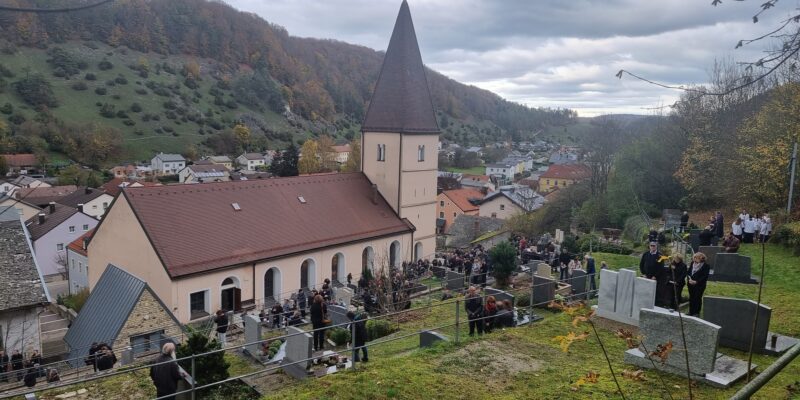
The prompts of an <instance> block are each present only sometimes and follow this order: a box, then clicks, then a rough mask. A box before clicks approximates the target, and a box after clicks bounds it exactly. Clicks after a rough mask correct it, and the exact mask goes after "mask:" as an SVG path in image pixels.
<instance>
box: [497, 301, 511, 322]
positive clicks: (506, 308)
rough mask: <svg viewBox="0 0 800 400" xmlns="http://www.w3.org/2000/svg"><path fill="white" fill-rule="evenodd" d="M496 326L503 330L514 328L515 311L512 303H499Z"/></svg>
mask: <svg viewBox="0 0 800 400" xmlns="http://www.w3.org/2000/svg"><path fill="white" fill-rule="evenodd" d="M495 326H496V327H502V328H512V327H514V310H513V309H512V307H511V302H510V301H508V300H504V301H503V302H502V303H497V316H496V317H495Z"/></svg>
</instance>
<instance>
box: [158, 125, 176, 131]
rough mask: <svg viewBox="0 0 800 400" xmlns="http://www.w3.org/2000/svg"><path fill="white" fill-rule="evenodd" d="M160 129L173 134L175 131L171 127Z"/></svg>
mask: <svg viewBox="0 0 800 400" xmlns="http://www.w3.org/2000/svg"><path fill="white" fill-rule="evenodd" d="M161 128H162V129H164V132H173V131H175V129H174V128H173V127H171V126H162V127H161Z"/></svg>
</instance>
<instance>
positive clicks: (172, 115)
mask: <svg viewBox="0 0 800 400" xmlns="http://www.w3.org/2000/svg"><path fill="white" fill-rule="evenodd" d="M164 116H165V117H167V118H168V119H175V118H178V116H177V115H175V112H174V111H172V110H169V111H165V112H164Z"/></svg>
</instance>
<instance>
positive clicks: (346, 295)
mask: <svg viewBox="0 0 800 400" xmlns="http://www.w3.org/2000/svg"><path fill="white" fill-rule="evenodd" d="M354 294H355V292H353V291H352V290H350V289H349V288H346V287H337V288H333V299H334V300H335V301H336V302H337V303H340V304H341V303H343V304H347V305H350V301H351V300H352V299H353V296H354Z"/></svg>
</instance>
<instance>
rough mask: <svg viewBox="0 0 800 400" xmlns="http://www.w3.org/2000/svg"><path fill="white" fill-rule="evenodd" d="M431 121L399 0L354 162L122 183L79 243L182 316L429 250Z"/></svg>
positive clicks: (432, 232)
mask: <svg viewBox="0 0 800 400" xmlns="http://www.w3.org/2000/svg"><path fill="white" fill-rule="evenodd" d="M438 134H439V127H438V124H437V121H436V116H435V113H434V110H433V105H432V102H431V97H430V92H429V89H428V83H427V79H426V76H425V68H424V66H423V63H422V58H421V56H420V53H419V47H418V44H417V39H416V34H415V33H414V25H413V22H412V20H411V13H410V11H409V8H408V4H407V3H406V2H405V1H404V2H403V4H402V6H401V8H400V13H399V15H398V16H397V21H396V23H395V27H394V31H393V32H392V37H391V40H390V42H389V47H388V49H387V51H386V56H385V58H384V62H383V66H382V69H381V72H380V75H379V77H378V81H377V83H376V85H375V91H374V93H373V96H372V100H371V102H370V104H369V108H368V110H367V113H366V116H365V118H364V123H363V124H362V136H361V141H362V142H361V149H362V155H361V160H362V161H361V163H362V165H361V168H362V171H363V172H357V173H346V174H345V173H342V174H327V175H325V174H323V175H311V176H298V177H289V178H276V179H266V180H258V181H231V182H213V183H204V184H198V185H167V186H151V187H126V188H123V189H122V190H121V192H120V194H118V195H117V197H116V198H115V200H114V202H113V203H112V205H111V207H110V208H109V210H108V212H107V213H106V216H105V217H104V219H103V220H102V221H101V223H100V224H99V225H98V226H97V228H96V230H95V234H94V236H93V237H92V240H91V242H90V243H89V245H88V249H87V253H88V260H89V271H88V277H89V286H90V288H92V289H93V288H94V286H95V285H96V284H97V282H98V280H99V279H100V277H101V276H102V275H103V273H104V271H105V269H106V268H107V267H108V266H109V265H114V266H117V267H119V268H121V269H122V270H125V271H127V272H129V273H130V274H132V275H134V276H137V277H139V278H141V279H143V280H144V281H146V282H147V283H148V285H149V286H150V288H151V289H152V290H153V292H154V293H155V295H157V297H158V298H159V299H160V300H161V301H163V303H164V304H165V306H166V307H167V308H168V309H170V310H171V311H172V312H173V313H174V315H175V316H176V317H177V319H178V320H179V321H180V322H181V323H187V322H190V321H192V320H196V319H200V318H204V317H206V316H208V315H210V314H212V313H214V312H215V311H216V310H218V309H223V310H238V309H241V308H243V307H247V306H249V305H261V304H265V303H270V302H272V301H281V300H282V299H284V298H289V297H290V295H291V294H292V293H297V291H298V290H300V289H305V290H308V289H311V288H319V287H320V286H321V285H322V282H323V280H324V279H326V278H327V279H330V280H331V281H332V282H334V283H336V284H340V283H345V282H346V277H347V275H348V274H352V276H353V280H354V281H355V280H358V278H359V277H360V276H361V274H362V271H364V270H365V269H369V268H375V267H378V266H389V265H391V266H399V265H400V264H401V263H402V262H403V261H413V260H416V259H420V258H430V257H432V256H433V254H434V251H435V246H436V227H435V222H436V171H437V167H438V165H437V164H438V163H437V161H438V160H437V149H436V146H437V143H438Z"/></svg>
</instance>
